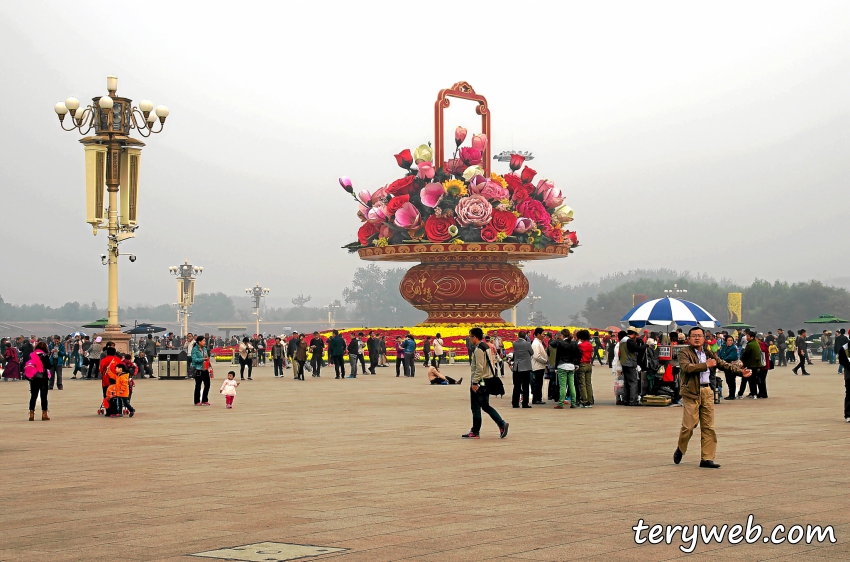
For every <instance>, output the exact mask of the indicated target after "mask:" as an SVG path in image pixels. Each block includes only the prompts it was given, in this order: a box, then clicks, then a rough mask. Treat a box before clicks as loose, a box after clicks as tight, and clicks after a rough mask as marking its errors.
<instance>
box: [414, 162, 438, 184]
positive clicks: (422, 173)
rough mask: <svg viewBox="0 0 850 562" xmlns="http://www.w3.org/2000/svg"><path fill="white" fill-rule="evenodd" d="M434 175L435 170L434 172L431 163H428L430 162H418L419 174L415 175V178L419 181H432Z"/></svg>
mask: <svg viewBox="0 0 850 562" xmlns="http://www.w3.org/2000/svg"><path fill="white" fill-rule="evenodd" d="M434 173H435V170H434V165H433V164H432V163H430V162H420V163H419V173H417V174H416V176H417V177H418V178H419V179H422V180H425V179H428V180H430V179H434Z"/></svg>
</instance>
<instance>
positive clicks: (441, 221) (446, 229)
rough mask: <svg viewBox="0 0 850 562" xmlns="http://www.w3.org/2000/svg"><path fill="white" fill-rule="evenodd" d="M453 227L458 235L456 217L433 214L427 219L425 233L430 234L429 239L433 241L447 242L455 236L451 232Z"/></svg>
mask: <svg viewBox="0 0 850 562" xmlns="http://www.w3.org/2000/svg"><path fill="white" fill-rule="evenodd" d="M452 227H454V229H455V234H454V235H457V226H455V221H454V219H452V218H451V217H437V216H434V215H431V216H430V217H428V220H426V221H425V235H426V236H428V240H430V241H431V242H445V241H446V240H449V239H450V238H452V236H454V235H452V234H451V232H450V230H451V229H452Z"/></svg>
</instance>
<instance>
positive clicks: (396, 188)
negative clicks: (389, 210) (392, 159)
mask: <svg viewBox="0 0 850 562" xmlns="http://www.w3.org/2000/svg"><path fill="white" fill-rule="evenodd" d="M411 185H413V176H405V177H403V178H401V179H399V180H395V181H394V182H392V183H391V184H390V185H389V186H387V188H386V191H387V193H389V194H390V195H407V194H408V193H409V192H410V186H411Z"/></svg>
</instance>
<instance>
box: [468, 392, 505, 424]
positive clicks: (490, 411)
mask: <svg viewBox="0 0 850 562" xmlns="http://www.w3.org/2000/svg"><path fill="white" fill-rule="evenodd" d="M469 402H470V406H471V407H472V433H474V434H475V435H478V433H479V432H480V431H481V410H484V411H485V412H487V415H488V416H490V419H492V420H493V421H494V422H496V425H498V426H499V429H502V427H504V425H505V420H503V419H502V416H500V415H499V412H497V411H496V409H495V408H493V407H492V406H491V405H490V394H489V393H488V392H487V387H484V386H479V387H478V391H477V392H473V391H472V389H469Z"/></svg>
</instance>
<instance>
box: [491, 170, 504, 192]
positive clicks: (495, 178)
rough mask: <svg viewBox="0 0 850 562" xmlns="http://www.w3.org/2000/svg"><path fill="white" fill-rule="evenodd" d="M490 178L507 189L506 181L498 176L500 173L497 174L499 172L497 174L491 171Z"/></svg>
mask: <svg viewBox="0 0 850 562" xmlns="http://www.w3.org/2000/svg"><path fill="white" fill-rule="evenodd" d="M490 179H491V180H493V181H494V182H496V183H498V184H499V185H501V186H502V187H504V188H505V189H507V187H508V182H506V181H505V178H504V177H502V176H500V175H499V174H497V173H496V172H493V173H492V174H490Z"/></svg>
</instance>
